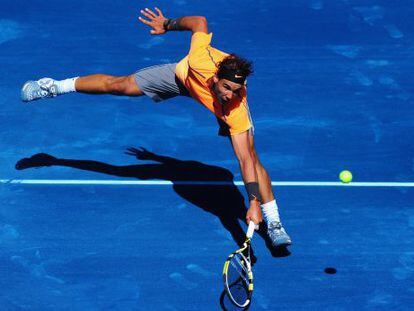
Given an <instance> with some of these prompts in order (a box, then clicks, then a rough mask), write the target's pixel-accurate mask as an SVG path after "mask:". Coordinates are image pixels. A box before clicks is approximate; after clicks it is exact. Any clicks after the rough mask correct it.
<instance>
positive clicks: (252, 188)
mask: <svg viewBox="0 0 414 311" xmlns="http://www.w3.org/2000/svg"><path fill="white" fill-rule="evenodd" d="M245 186H246V191H247V195H248V197H249V201H252V200H257V201H259V202H262V197H261V196H260V192H259V183H257V182H249V183H246V184H245Z"/></svg>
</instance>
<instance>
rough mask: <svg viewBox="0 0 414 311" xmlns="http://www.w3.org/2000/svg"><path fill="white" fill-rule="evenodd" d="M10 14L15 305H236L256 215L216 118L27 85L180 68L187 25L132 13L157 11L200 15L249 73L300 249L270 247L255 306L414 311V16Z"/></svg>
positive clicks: (5, 235) (251, 5)
mask: <svg viewBox="0 0 414 311" xmlns="http://www.w3.org/2000/svg"><path fill="white" fill-rule="evenodd" d="M0 4H1V7H2V8H3V10H2V14H1V17H0V64H1V67H2V72H3V74H2V75H1V77H0V90H1V95H2V96H1V97H0V103H1V105H0V107H1V108H0V124H1V129H2V130H1V140H0V160H1V161H0V202H1V204H0V285H1V288H2V290H1V293H0V309H1V310H7V311H9V310H13V311H14V310H42V311H44V310H47V311H48V310H149V309H150V310H237V308H236V307H234V306H233V305H232V304H231V303H230V302H229V301H228V298H227V297H226V295H225V294H224V292H223V282H222V269H223V263H224V261H225V260H226V257H227V255H228V254H229V253H230V252H232V251H234V250H235V249H237V247H238V245H240V243H242V242H243V239H244V237H245V236H244V234H245V230H246V224H245V222H244V217H245V214H246V203H247V202H246V194H245V189H244V186H243V183H242V176H241V174H240V169H239V165H238V161H237V159H236V157H235V155H234V152H233V149H232V147H231V144H230V142H229V140H228V139H226V138H223V137H220V136H218V135H217V132H218V125H217V122H216V119H215V117H214V115H213V114H211V113H210V112H209V111H208V110H206V109H205V108H204V107H203V106H202V105H200V104H199V103H197V102H195V101H194V100H192V99H190V98H186V97H176V98H173V99H170V100H168V101H165V102H162V103H153V102H152V101H151V100H150V99H149V98H147V97H139V98H133V97H122V96H111V95H99V96H92V95H85V94H68V95H65V96H61V97H57V98H54V99H45V100H41V101H35V102H33V103H23V102H22V101H21V100H20V88H21V86H22V85H23V83H24V82H25V81H27V80H30V79H39V78H42V77H53V78H56V79H65V78H67V77H74V76H84V75H89V74H93V73H107V74H112V75H127V74H131V73H133V72H135V71H136V70H138V69H140V68H144V67H148V66H152V65H157V64H167V63H171V62H176V61H179V60H180V59H182V58H183V57H184V56H185V55H186V54H187V53H188V48H189V42H190V33H189V32H171V33H167V34H165V35H163V36H151V35H150V34H149V30H148V28H146V27H145V25H143V24H141V23H139V21H138V20H137V17H138V15H139V10H140V9H142V8H145V7H150V8H152V7H154V6H158V7H159V8H161V9H162V10H163V12H164V13H165V15H166V16H171V17H179V16H184V15H203V16H205V17H206V18H207V20H208V23H209V30H210V31H211V32H212V33H213V40H212V45H213V46H214V47H216V48H218V49H220V50H223V51H226V52H236V53H238V54H240V55H241V56H243V57H246V58H248V59H250V60H252V61H253V64H254V74H253V75H252V76H251V77H249V79H248V100H249V106H250V111H251V113H252V117H253V122H254V126H255V145H256V149H257V152H258V155H259V157H260V160H261V162H262V163H263V165H264V166H265V167H266V169H267V170H268V172H269V174H270V177H271V179H272V181H273V190H274V192H275V195H276V198H277V201H278V204H279V208H280V213H281V217H282V220H283V223H284V226H285V227H286V229H287V230H288V232H289V234H290V236H291V237H292V239H293V245H292V246H290V247H289V248H288V250H287V251H285V252H280V251H275V250H274V249H273V248H272V247H271V245H270V243H269V241H268V238H267V236H266V233H265V230H264V228H263V227H261V229H260V230H259V232H257V234H255V236H254V238H253V241H252V245H253V250H254V257H255V260H257V261H256V263H255V265H254V268H253V269H254V294H253V301H252V304H251V306H250V308H249V310H411V309H412V306H413V305H414V239H413V236H414V235H413V233H414V144H413V132H414V118H413V116H414V105H413V103H414V102H413V96H414V88H413V78H412V72H413V71H414V59H413V55H414V54H413V53H414V48H413V40H414V37H413V36H414V22H413V19H412V16H413V14H414V4H413V3H411V2H410V1H403V0H398V1H392V2H390V1H385V0H376V1H357V0H335V1H324V0H295V1H268V0H260V1H233V0H229V1H219V0H212V1H209V2H206V1H186V0H174V1H158V2H156V3H155V2H151V1H139V2H131V1H107V0H102V1H98V2H96V1H79V0H73V1H70V2H68V1H61V0H58V1H55V2H53V3H48V2H44V1H32V2H30V3H29V2H27V1H21V0H18V1H9V0H0ZM131 148H134V149H131ZM128 150H135V153H134V152H133V153H132V154H131V152H128ZM128 153H129V154H128ZM345 169H346V170H350V171H351V172H352V173H353V177H354V179H353V182H351V183H350V184H342V183H340V182H339V180H338V175H339V172H341V171H342V170H345ZM327 268H331V269H328V270H326V269H327ZM331 271H333V272H336V273H329V272H331ZM327 272H328V273H327ZM410 306H411V307H410Z"/></svg>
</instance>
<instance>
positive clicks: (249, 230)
mask: <svg viewBox="0 0 414 311" xmlns="http://www.w3.org/2000/svg"><path fill="white" fill-rule="evenodd" d="M257 227H258V226H257ZM254 229H256V224H255V223H254V222H253V221H250V222H249V227H248V228H247V233H246V237H247V238H249V239H251V238H252V236H253V233H254Z"/></svg>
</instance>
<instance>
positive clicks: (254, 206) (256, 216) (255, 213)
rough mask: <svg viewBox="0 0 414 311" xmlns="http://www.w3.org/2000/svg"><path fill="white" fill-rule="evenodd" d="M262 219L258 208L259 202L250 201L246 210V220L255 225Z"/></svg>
mask: <svg viewBox="0 0 414 311" xmlns="http://www.w3.org/2000/svg"><path fill="white" fill-rule="evenodd" d="M262 220H263V216H262V210H261V209H260V202H259V201H257V200H251V201H250V208H249V209H248V210H247V214H246V222H247V223H249V222H250V221H253V222H254V223H255V224H256V225H258V224H259V223H261V222H262Z"/></svg>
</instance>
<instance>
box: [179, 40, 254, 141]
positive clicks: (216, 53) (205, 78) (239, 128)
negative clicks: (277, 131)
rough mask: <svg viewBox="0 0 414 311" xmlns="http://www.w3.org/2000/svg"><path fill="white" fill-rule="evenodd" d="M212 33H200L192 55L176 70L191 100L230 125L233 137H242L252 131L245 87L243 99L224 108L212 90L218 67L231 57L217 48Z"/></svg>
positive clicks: (191, 50) (183, 60)
mask: <svg viewBox="0 0 414 311" xmlns="http://www.w3.org/2000/svg"><path fill="white" fill-rule="evenodd" d="M212 36H213V34H212V33H210V34H206V33H203V32H196V33H194V34H193V35H192V37H191V47H190V52H189V53H188V55H187V56H186V57H185V58H184V59H182V60H181V61H180V62H179V63H178V64H177V67H176V69H175V74H176V76H177V77H178V79H180V81H181V82H182V83H183V84H184V85H185V87H186V88H187V90H188V91H189V92H190V95H191V97H193V98H194V99H195V100H197V101H198V102H200V103H201V104H203V105H204V106H205V107H206V108H207V109H209V110H210V111H211V112H213V113H214V114H215V115H216V117H217V118H218V119H219V120H221V122H220V123H222V122H224V123H225V124H227V127H228V130H229V132H230V135H235V134H240V133H243V132H245V131H247V130H249V129H250V128H251V127H252V121H251V117H250V112H249V107H248V106H247V94H246V88H245V87H244V88H243V90H242V92H240V94H241V95H240V97H237V96H234V97H233V98H232V100H231V101H230V102H229V103H227V104H225V105H222V104H220V103H219V101H218V99H217V98H216V96H215V94H214V92H213V91H212V90H211V85H212V77H213V76H214V75H215V73H216V71H217V65H218V63H220V61H222V60H223V59H224V58H225V57H226V56H227V55H228V54H227V53H224V52H222V51H220V50H217V49H215V48H213V47H212V46H211V45H210V43H211V37H212Z"/></svg>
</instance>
